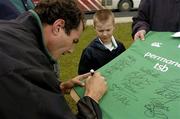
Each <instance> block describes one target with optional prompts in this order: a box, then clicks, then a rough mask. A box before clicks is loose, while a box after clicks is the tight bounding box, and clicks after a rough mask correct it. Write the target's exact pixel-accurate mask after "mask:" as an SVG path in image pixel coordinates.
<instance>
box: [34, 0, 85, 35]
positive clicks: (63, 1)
mask: <svg viewBox="0 0 180 119" xmlns="http://www.w3.org/2000/svg"><path fill="white" fill-rule="evenodd" d="M34 10H35V12H36V13H37V14H38V15H39V17H40V19H41V22H42V23H43V24H50V25H51V24H53V23H54V22H55V21H56V20H57V19H63V20H64V21H65V26H64V29H65V32H66V33H67V34H68V35H69V34H70V31H71V30H72V29H76V28H78V26H79V24H80V22H81V21H82V22H83V13H82V11H81V10H80V8H79V7H78V5H77V3H76V0H41V2H40V3H39V4H37V6H36V7H35V9H34Z"/></svg>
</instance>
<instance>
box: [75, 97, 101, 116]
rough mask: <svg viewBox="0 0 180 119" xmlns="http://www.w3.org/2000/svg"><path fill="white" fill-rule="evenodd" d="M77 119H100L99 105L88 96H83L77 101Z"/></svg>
mask: <svg viewBox="0 0 180 119" xmlns="http://www.w3.org/2000/svg"><path fill="white" fill-rule="evenodd" d="M77 107H78V114H77V118H78V119H102V112H101V109H100V107H99V105H98V104H97V103H96V102H95V101H94V100H93V99H92V98H90V97H88V96H85V97H83V98H81V99H80V100H79V101H78V104H77Z"/></svg>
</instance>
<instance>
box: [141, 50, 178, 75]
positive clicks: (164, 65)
mask: <svg viewBox="0 0 180 119" xmlns="http://www.w3.org/2000/svg"><path fill="white" fill-rule="evenodd" d="M144 57H145V58H147V59H151V60H156V61H158V62H160V63H156V64H155V65H154V67H153V68H154V69H156V70H159V71H161V72H167V71H168V69H169V68H168V65H171V66H174V67H177V68H180V63H179V62H177V61H174V60H171V59H167V58H164V57H161V56H158V55H156V54H153V53H150V52H147V53H145V54H144Z"/></svg>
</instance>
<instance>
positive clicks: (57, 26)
mask: <svg viewBox="0 0 180 119" xmlns="http://www.w3.org/2000/svg"><path fill="white" fill-rule="evenodd" d="M64 25H65V21H64V20H63V19H58V20H56V21H55V22H54V23H53V25H52V32H53V33H54V34H55V35H56V34H58V33H59V31H60V30H62V29H63V28H64Z"/></svg>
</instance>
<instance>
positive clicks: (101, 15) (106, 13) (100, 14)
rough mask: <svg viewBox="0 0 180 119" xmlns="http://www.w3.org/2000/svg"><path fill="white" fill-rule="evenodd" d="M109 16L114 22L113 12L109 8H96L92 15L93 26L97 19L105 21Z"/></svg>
mask: <svg viewBox="0 0 180 119" xmlns="http://www.w3.org/2000/svg"><path fill="white" fill-rule="evenodd" d="M109 18H112V22H113V24H114V23H115V20H114V14H113V12H112V11H111V10H109V9H101V10H98V11H96V13H95V14H94V16H93V24H94V26H96V22H97V20H98V21H100V22H104V21H107V20H108V19H109Z"/></svg>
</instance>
